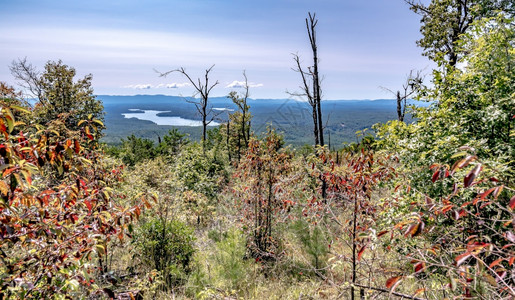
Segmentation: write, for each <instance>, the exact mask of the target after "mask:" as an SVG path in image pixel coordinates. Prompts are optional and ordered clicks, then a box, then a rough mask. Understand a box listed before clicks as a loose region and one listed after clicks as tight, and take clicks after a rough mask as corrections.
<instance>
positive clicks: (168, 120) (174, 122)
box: [122, 108, 220, 127]
mask: <svg viewBox="0 0 515 300" xmlns="http://www.w3.org/2000/svg"><path fill="white" fill-rule="evenodd" d="M129 111H131V112H130V113H124V114H122V115H123V116H124V118H126V119H131V118H136V119H139V120H145V121H151V122H154V123H155V124H157V125H170V126H190V127H196V126H202V121H197V120H190V119H185V118H181V117H169V116H160V115H159V114H164V113H169V112H171V111H169V110H168V111H160V110H141V109H137V108H129ZM218 125H220V124H219V123H217V122H214V121H213V122H211V123H210V124H209V125H208V126H218Z"/></svg>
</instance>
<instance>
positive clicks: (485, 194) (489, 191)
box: [480, 187, 496, 200]
mask: <svg viewBox="0 0 515 300" xmlns="http://www.w3.org/2000/svg"><path fill="white" fill-rule="evenodd" d="M495 189H496V187H493V188H491V189H489V190H488V191H486V192H484V193H482V194H481V197H480V199H481V200H484V199H485V198H486V196H488V195H489V194H490V193H492V192H493V191H494V190H495Z"/></svg>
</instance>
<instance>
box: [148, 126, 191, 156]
mask: <svg viewBox="0 0 515 300" xmlns="http://www.w3.org/2000/svg"><path fill="white" fill-rule="evenodd" d="M188 143H189V140H188V139H187V138H186V134H184V133H181V132H179V130H177V129H176V128H174V129H172V130H170V131H168V133H167V134H166V135H164V136H163V139H162V140H160V141H159V143H158V144H157V147H156V153H157V155H161V156H166V157H174V156H176V155H177V154H178V153H179V151H180V150H181V147H183V146H185V145H187V144H188Z"/></svg>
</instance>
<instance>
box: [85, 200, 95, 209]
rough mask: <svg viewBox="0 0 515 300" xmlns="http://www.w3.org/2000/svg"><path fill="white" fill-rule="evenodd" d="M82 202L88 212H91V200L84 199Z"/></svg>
mask: <svg viewBox="0 0 515 300" xmlns="http://www.w3.org/2000/svg"><path fill="white" fill-rule="evenodd" d="M84 204H85V205H86V207H87V208H88V210H89V212H91V209H92V208H93V206H92V205H91V202H90V201H89V200H84Z"/></svg>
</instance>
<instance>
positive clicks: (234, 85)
mask: <svg viewBox="0 0 515 300" xmlns="http://www.w3.org/2000/svg"><path fill="white" fill-rule="evenodd" d="M247 85H248V86H249V88H256V87H262V86H263V84H262V83H252V82H249V83H248V84H247ZM244 87H245V81H238V80H234V81H233V82H231V83H229V84H228V85H227V86H226V88H231V89H239V88H244Z"/></svg>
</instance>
